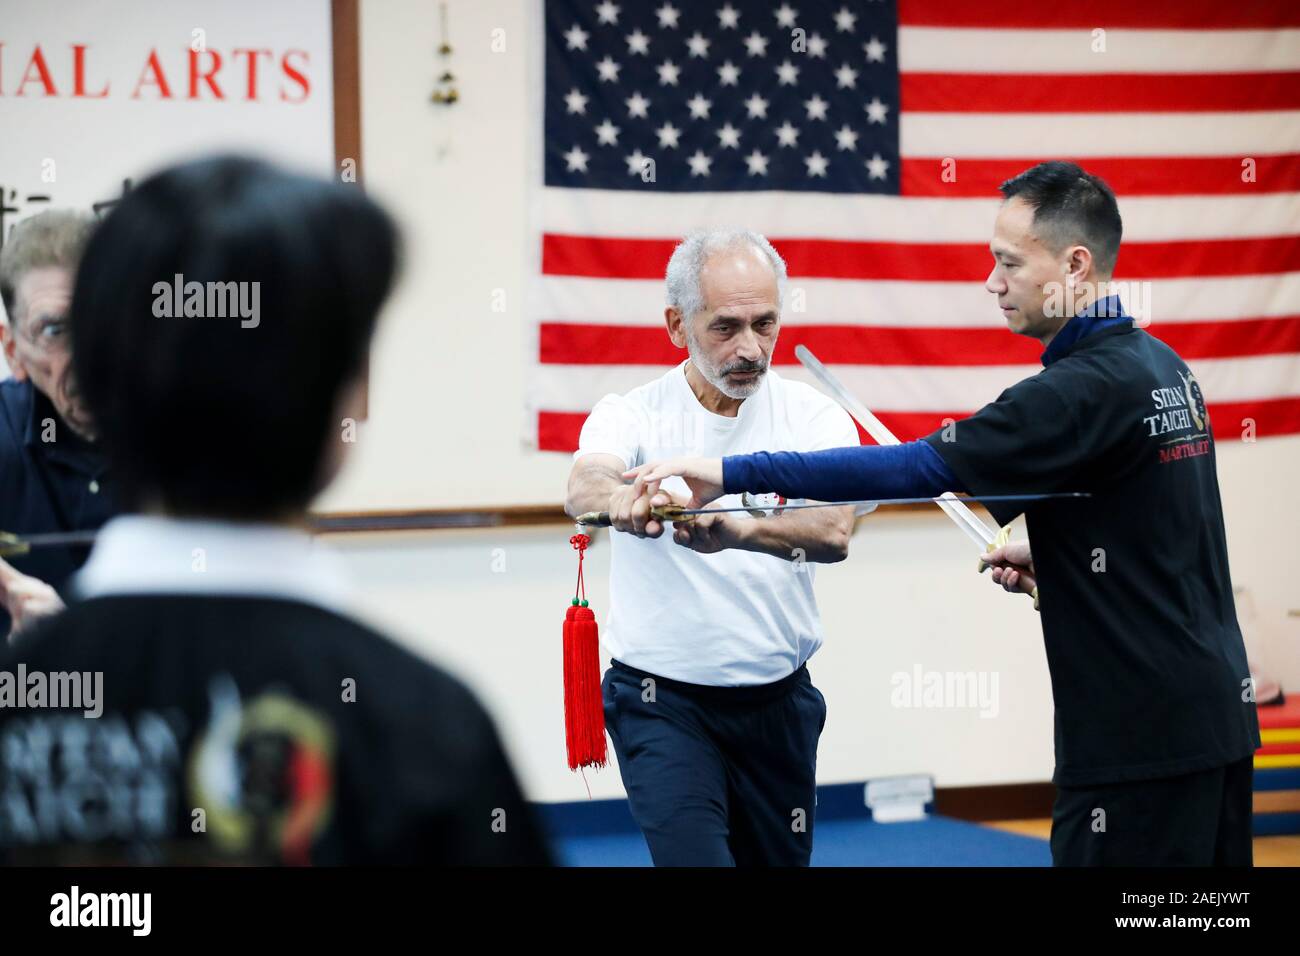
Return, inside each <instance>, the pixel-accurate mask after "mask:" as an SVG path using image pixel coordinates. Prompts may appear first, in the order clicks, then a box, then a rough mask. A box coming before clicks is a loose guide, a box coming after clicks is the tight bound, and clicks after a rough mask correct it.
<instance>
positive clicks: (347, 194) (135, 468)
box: [70, 156, 398, 520]
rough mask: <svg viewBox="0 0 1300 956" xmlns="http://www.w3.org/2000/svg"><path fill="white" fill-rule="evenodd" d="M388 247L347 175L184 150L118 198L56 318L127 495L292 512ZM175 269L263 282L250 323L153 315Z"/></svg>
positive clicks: (379, 299)
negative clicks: (189, 154)
mask: <svg viewBox="0 0 1300 956" xmlns="http://www.w3.org/2000/svg"><path fill="white" fill-rule="evenodd" d="M397 257H398V235H397V231H396V228H395V226H394V225H393V223H392V221H391V220H390V219H389V217H388V216H387V214H385V213H384V212H383V210H381V209H380V208H379V207H378V206H377V205H375V204H374V203H373V202H371V201H370V200H369V199H367V198H366V197H365V196H364V195H363V194H362V193H361V192H360V190H359V188H358V187H355V186H344V185H342V184H339V183H332V182H328V181H325V180H317V179H312V178H309V177H307V176H303V175H299V174H296V173H291V172H288V171H286V170H283V169H280V168H277V167H275V166H272V165H269V164H267V163H264V162H261V161H258V160H253V159H247V158H241V157H235V156H222V157H216V158H212V159H204V160H199V161H196V162H190V163H186V164H183V165H180V166H175V167H172V168H170V169H166V170H163V171H162V172H159V173H157V174H156V175H153V176H151V177H150V178H148V179H146V180H145V181H144V182H142V183H140V184H139V185H138V186H137V187H136V188H135V189H133V190H132V191H131V192H129V193H128V194H127V195H126V197H125V198H123V200H122V201H121V203H120V204H119V205H118V206H117V208H116V209H114V210H113V212H112V213H111V214H110V215H109V216H108V217H107V218H106V219H105V220H104V221H103V222H102V223H101V224H100V226H99V228H98V229H96V230H95V233H94V235H93V236H92V238H91V240H90V243H89V245H88V246H87V248H86V251H85V255H84V256H83V258H82V262H81V267H80V269H79V270H78V272H77V280H76V284H75V288H74V291H73V299H72V307H71V313H70V332H71V345H72V352H73V364H74V368H75V372H76V379H77V383H78V386H79V387H80V389H81V391H82V392H83V393H84V396H85V400H86V405H87V407H88V408H89V410H90V413H91V415H92V416H93V418H94V421H95V425H96V429H97V433H98V435H99V437H100V440H101V441H102V443H103V445H104V447H105V450H106V452H107V454H108V456H109V459H110V461H111V463H112V468H113V472H114V477H115V479H116V481H117V483H118V487H119V489H120V493H121V496H122V500H123V502H124V504H126V506H127V507H128V508H133V509H138V508H140V507H141V506H142V505H145V504H149V503H154V502H156V503H157V504H159V505H161V506H163V507H165V508H166V509H167V510H168V511H170V512H173V513H176V514H182V515H193V516H200V515H202V516H211V517H218V518H233V519H243V520H250V519H259V518H260V519H265V518H274V517H278V516H282V515H285V514H288V513H293V512H296V511H300V510H302V509H303V508H305V507H306V505H307V504H308V503H309V502H310V500H311V498H312V497H313V496H314V495H315V493H316V492H317V491H319V490H320V485H321V478H322V476H323V474H324V463H325V461H326V454H325V453H326V449H327V443H328V442H331V441H340V440H341V431H342V429H341V423H340V422H339V421H335V420H334V419H335V412H336V410H337V406H338V403H339V401H340V399H341V397H342V395H343V392H344V389H345V387H346V386H347V385H348V384H350V383H351V382H353V381H355V380H356V379H357V377H358V376H359V375H360V374H361V373H362V371H363V365H364V362H365V358H366V354H367V350H368V346H369V342H370V337H371V334H372V332H373V331H374V327H375V321H376V318H377V315H378V313H379V309H380V306H381V305H382V304H383V302H384V299H385V298H386V297H387V295H388V292H389V289H390V287H391V285H392V282H393V278H394V275H395V271H396V266H397ZM177 275H179V276H181V277H182V279H181V282H182V283H189V282H200V283H205V284H206V283H208V282H215V283H229V282H235V283H253V282H256V283H259V284H260V288H259V299H260V303H259V304H260V314H259V315H258V317H257V323H256V325H253V324H252V322H251V320H250V321H249V322H248V323H247V324H248V326H249V327H245V324H246V323H244V322H243V321H241V318H240V317H239V315H237V314H236V315H233V316H227V317H224V318H220V317H212V316H206V317H193V316H192V317H185V316H183V315H170V316H166V317H160V316H159V315H157V314H156V311H157V308H158V304H159V303H158V300H159V295H158V293H157V292H156V291H155V285H156V284H158V283H165V284H166V285H167V286H168V287H169V288H170V287H171V286H172V284H173V281H174V278H175V277H176V276H177ZM245 288H249V287H245ZM168 298H169V299H170V293H169V294H168ZM164 308H165V304H164Z"/></svg>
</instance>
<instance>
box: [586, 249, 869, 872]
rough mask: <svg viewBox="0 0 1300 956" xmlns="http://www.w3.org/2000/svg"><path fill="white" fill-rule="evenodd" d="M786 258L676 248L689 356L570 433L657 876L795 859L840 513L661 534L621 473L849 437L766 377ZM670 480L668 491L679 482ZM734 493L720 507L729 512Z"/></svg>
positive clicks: (704, 522)
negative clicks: (607, 563)
mask: <svg viewBox="0 0 1300 956" xmlns="http://www.w3.org/2000/svg"><path fill="white" fill-rule="evenodd" d="M785 279H786V269H785V263H784V261H783V260H782V259H781V257H780V256H779V255H778V254H777V252H776V250H775V249H773V248H772V246H771V244H770V243H769V242H768V241H767V240H766V239H764V238H763V237H762V236H760V235H758V234H757V233H753V232H748V231H712V232H701V233H695V234H692V235H690V236H688V237H687V238H686V239H685V240H684V241H683V242H682V243H681V244H680V245H679V246H678V247H677V249H676V250H675V251H674V252H673V256H672V259H671V260H670V261H669V264H668V276H667V284H668V306H667V308H666V310H665V313H664V315H665V319H666V322H667V326H668V335H669V337H670V338H671V339H672V341H673V344H674V345H676V346H677V347H678V348H685V349H686V350H687V352H688V355H689V358H688V359H687V360H686V361H684V362H683V363H682V364H681V365H678V366H676V367H675V368H673V369H672V370H671V371H669V372H668V373H667V374H665V375H663V376H662V377H660V378H658V379H655V380H654V381H652V382H649V383H647V384H645V385H643V386H641V387H640V388H637V389H634V390H633V391H631V392H629V393H628V394H626V395H621V396H620V395H607V396H606V397H605V398H603V399H602V400H601V401H600V403H599V404H598V405H597V406H596V407H595V408H594V409H593V410H592V413H591V416H590V417H589V418H588V419H587V421H586V424H585V425H584V426H583V429H582V437H581V439H580V441H579V448H578V451H577V453H576V454H575V455H574V459H575V461H574V466H573V471H572V473H571V474H570V476H569V489H568V501H567V508H568V510H569V513H570V514H573V515H577V514H580V513H582V512H586V511H609V512H610V515H611V520H612V523H613V527H614V528H615V529H616V530H617V531H618V532H622V533H618V534H613V535H611V545H612V549H613V550H612V556H611V568H610V578H611V580H610V610H609V618H608V621H607V623H606V625H605V628H604V631H603V638H604V644H605V648H606V649H607V650H608V651H609V653H610V655H611V657H612V658H613V660H612V662H611V667H610V669H609V670H608V671H607V672H606V674H605V680H604V694H605V719H606V725H607V727H608V729H609V733H610V737H611V739H612V740H613V742H614V751H615V753H616V754H617V756H618V763H619V770H620V772H621V773H622V776H623V783H624V785H625V787H626V788H627V792H628V799H629V802H630V805H631V809H632V815H633V817H635V819H636V821H637V823H638V825H639V826H640V827H641V829H642V831H643V833H644V834H645V837H646V842H647V843H648V844H649V847H650V853H651V855H652V857H653V858H654V861H655V864H656V865H659V866H691V865H702V866H708V865H715V866H730V865H756V864H757V865H807V863H808V861H809V857H810V856H811V853H812V833H813V817H814V804H815V800H816V789H815V787H816V765H817V740H818V738H819V736H820V735H821V730H822V726H823V724H824V723H825V720H826V702H825V700H824V699H823V698H822V695H821V693H820V692H819V691H818V690H817V689H816V688H815V687H813V685H812V682H811V679H810V678H809V676H808V669H807V666H806V665H807V661H808V659H809V658H810V657H812V655H813V654H814V653H815V652H816V650H817V648H818V647H819V646H820V645H821V642H822V627H821V621H820V619H819V617H818V613H817V603H816V600H815V598H814V595H813V577H814V573H813V566H814V564H815V563H818V562H832V561H841V560H843V559H844V558H845V557H846V556H847V554H848V542H849V536H850V534H851V533H852V528H853V508H852V507H851V506H848V507H843V508H818V509H810V510H796V511H790V512H787V513H784V514H781V515H779V516H769V517H762V518H757V517H751V516H750V515H749V514H746V513H743V512H742V513H739V514H720V515H717V516H712V515H708V516H702V517H700V518H697V519H696V520H695V521H693V522H690V523H678V524H676V525H673V526H672V532H671V535H668V534H664V531H665V528H664V527H663V525H662V523H661V522H659V521H657V520H656V519H655V518H653V517H652V516H651V514H650V510H651V507H652V505H654V504H665V503H667V502H668V500H669V498H670V496H671V498H672V500H674V501H676V502H678V503H683V504H684V503H686V502H687V501H688V500H689V498H690V494H689V492H688V491H687V489H686V485H685V483H684V482H681V481H680V480H679V479H673V480H672V481H665V482H664V484H663V486H662V488H661V489H660V491H659V493H658V495H659V496H658V497H657V498H655V499H653V500H652V498H651V497H650V495H648V494H643V495H641V496H640V497H634V496H633V493H632V486H631V485H630V484H627V483H625V479H624V477H623V473H624V472H625V471H627V470H628V469H630V468H633V467H635V466H637V465H639V464H642V463H644V462H647V461H652V460H655V459H659V458H672V457H677V456H680V455H708V456H713V457H718V456H722V455H734V454H741V453H745V452H751V451H760V450H769V451H775V450H786V451H816V450H819V449H823V448H836V447H840V446H843V445H846V444H856V443H857V441H858V437H857V430H856V428H855V427H854V425H853V422H852V420H851V419H850V418H849V416H848V415H847V414H846V413H845V412H844V411H843V410H842V409H841V408H840V407H839V406H838V405H836V404H835V403H834V402H832V401H831V400H830V399H828V398H826V397H824V396H823V395H821V394H820V393H819V392H817V391H815V390H814V389H812V388H810V387H809V386H807V385H804V384H802V383H800V382H794V381H790V380H787V379H784V378H781V377H780V376H779V375H777V373H776V372H774V371H772V370H771V368H770V363H771V360H772V353H773V349H774V348H775V346H776V340H777V333H778V332H779V330H780V320H781V300H782V293H783V289H784V285H785ZM674 482H676V483H674ZM741 504H742V502H741V501H740V499H739V497H738V496H732V497H726V498H721V499H719V500H718V502H717V507H720V508H725V507H732V506H738V505H741Z"/></svg>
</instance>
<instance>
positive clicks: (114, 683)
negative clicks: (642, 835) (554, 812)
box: [0, 595, 549, 865]
mask: <svg viewBox="0 0 1300 956" xmlns="http://www.w3.org/2000/svg"><path fill="white" fill-rule="evenodd" d="M60 672H61V673H64V674H67V673H70V672H79V673H83V674H94V673H95V672H100V673H102V693H101V694H99V695H98V697H99V700H97V701H89V700H87V698H88V697H91V696H96V695H95V692H94V691H93V690H92V689H90V687H89V685H87V686H86V687H85V688H83V698H82V700H81V701H79V703H81V704H82V705H83V707H82V709H79V710H72V709H64V710H51V709H48V707H45V708H42V709H34V708H32V705H33V704H37V703H41V701H39V700H38V699H36V698H35V697H34V696H33V693H34V691H33V688H34V687H36V686H37V683H36V682H35V681H34V678H33V675H50V674H51V673H60ZM5 674H7V675H9V677H8V680H9V691H10V693H12V691H13V689H14V685H15V682H16V679H17V678H18V677H19V676H22V677H23V678H24V684H25V685H26V687H25V689H26V693H27V696H26V697H25V699H24V703H25V704H26V705H27V706H26V707H24V708H22V709H20V708H18V707H17V706H15V704H16V701H15V700H13V699H10V700H8V701H6V702H5V706H3V707H0V860H4V859H5V858H7V861H8V862H11V863H20V864H22V863H33V864H35V863H40V864H51V863H57V864H109V863H122V862H127V863H181V864H207V863H220V864H229V863H240V864H243V863H254V864H290V865H306V864H314V865H331V864H354V863H355V864H365V863H412V864H545V863H547V862H549V853H548V851H547V849H546V847H545V845H544V842H543V840H542V837H541V835H540V833H539V831H538V829H537V827H536V825H535V822H534V820H533V816H532V813H531V810H530V808H529V807H528V805H527V804H526V803H525V802H524V799H523V796H522V795H521V792H520V788H519V785H518V783H517V782H516V779H515V776H514V774H513V773H512V771H511V769H510V767H509V765H508V763H507V761H506V758H505V756H504V754H503V752H502V749H501V745H500V742H499V740H498V737H497V734H496V731H495V729H494V728H493V725H492V722H491V720H490V719H489V717H488V715H487V714H486V713H485V712H484V710H483V708H482V707H481V706H480V705H479V704H478V702H477V701H476V700H475V699H474V697H473V696H472V695H471V694H470V692H469V691H468V690H466V689H465V688H464V687H463V686H462V685H461V684H459V683H457V682H456V681H455V680H453V679H452V678H451V677H449V676H447V675H446V674H444V673H443V672H442V671H440V670H438V669H437V668H435V667H433V666H431V665H429V664H427V663H425V662H423V661H421V660H419V659H417V658H416V657H415V656H413V655H412V654H410V653H408V652H406V651H405V650H403V649H401V648H399V647H397V646H396V645H395V644H393V643H392V642H390V641H388V640H386V639H384V638H382V637H380V636H379V635H378V634H375V633H374V632H372V631H370V630H368V629H367V628H365V627H363V626H361V625H360V624H358V623H355V622H353V621H351V620H349V619H347V618H344V617H342V616H340V615H337V614H334V613H332V612H330V611H327V610H324V609H322V608H319V607H316V606H314V605H310V604H305V603H301V602H298V601H296V600H290V599H281V598H267V597H254V596H229V597H223V596H207V595H202V596H198V595H172V596H154V595H143V596H135V595H120V596H104V597H98V598H93V599H90V600H87V601H85V602H82V603H76V604H73V605H71V606H70V607H69V608H68V610H67V611H66V612H64V613H63V614H61V615H59V616H58V617H56V618H52V619H49V620H47V621H43V622H41V623H40V624H39V625H38V626H37V627H36V628H34V629H33V630H32V632H31V634H30V636H27V637H25V638H24V639H23V640H21V641H20V642H19V643H18V644H16V645H15V646H13V647H11V648H9V649H8V650H3V651H0V677H3V676H4V675H5ZM41 679H42V680H44V681H45V687H46V690H45V693H46V694H47V695H48V694H50V693H51V690H52V680H51V679H50V678H48V676H45V677H42V678H41ZM51 699H52V698H47V699H46V701H44V702H45V703H47V704H48V703H49V702H50V700H51ZM63 702H64V703H66V702H67V700H66V699H65V700H64V701H63ZM90 703H94V704H95V705H96V706H95V707H94V708H93V709H94V710H102V712H101V713H99V714H98V715H97V716H96V715H94V714H93V713H91V714H89V715H88V714H87V713H86V712H85V711H86V710H91V709H92V708H90V707H89V706H87V705H88V704H90Z"/></svg>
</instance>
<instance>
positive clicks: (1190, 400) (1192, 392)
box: [1178, 371, 1210, 431]
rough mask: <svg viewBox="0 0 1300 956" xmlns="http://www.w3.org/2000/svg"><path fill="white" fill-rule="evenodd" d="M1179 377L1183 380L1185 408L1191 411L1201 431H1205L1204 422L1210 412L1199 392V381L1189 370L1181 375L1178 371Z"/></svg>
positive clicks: (1208, 417)
mask: <svg viewBox="0 0 1300 956" xmlns="http://www.w3.org/2000/svg"><path fill="white" fill-rule="evenodd" d="M1178 376H1179V378H1181V379H1182V380H1183V393H1184V394H1185V395H1186V396H1187V408H1188V410H1189V411H1190V412H1191V415H1192V421H1194V422H1195V423H1196V427H1197V428H1198V429H1200V430H1201V431H1205V426H1206V423H1207V422H1208V421H1209V420H1210V413H1209V412H1208V411H1206V408H1205V396H1204V395H1203V394H1202V393H1201V383H1200V382H1198V381H1197V380H1196V376H1195V375H1193V374H1192V373H1191V372H1190V371H1189V372H1188V373H1187V374H1186V375H1183V373H1182V372H1179V373H1178Z"/></svg>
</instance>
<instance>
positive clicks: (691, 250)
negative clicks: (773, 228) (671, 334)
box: [664, 228, 786, 319]
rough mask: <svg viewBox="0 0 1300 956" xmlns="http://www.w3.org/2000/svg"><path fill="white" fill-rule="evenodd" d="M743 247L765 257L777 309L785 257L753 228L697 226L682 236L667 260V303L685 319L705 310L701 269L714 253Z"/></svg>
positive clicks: (782, 297) (782, 295)
mask: <svg viewBox="0 0 1300 956" xmlns="http://www.w3.org/2000/svg"><path fill="white" fill-rule="evenodd" d="M746 246H749V247H751V248H754V249H757V250H758V251H759V252H761V253H763V255H764V256H766V257H767V261H768V264H769V265H771V266H772V274H773V275H775V276H776V295H777V300H776V301H777V309H778V310H779V309H780V308H781V304H782V303H783V302H784V301H785V280H786V270H785V260H784V259H782V258H781V255H780V253H778V252H777V251H776V250H775V249H773V248H772V244H771V243H770V242H768V241H767V239H766V238H765V237H763V236H762V235H760V234H759V233H757V232H754V231H753V230H752V229H730V228H728V229H700V230H696V231H695V232H692V233H691V234H690V235H688V236H687V237H686V238H685V239H683V240H682V241H681V242H680V243H679V244H678V246H677V248H676V249H674V250H673V254H672V258H670V259H669V260H668V273H667V275H666V276H665V277H664V278H665V279H666V280H667V284H668V305H669V306H671V307H672V308H674V309H676V310H677V311H678V312H680V313H681V314H682V316H683V317H684V318H687V319H689V318H692V317H693V316H695V315H696V314H698V313H700V312H703V311H704V292H703V291H702V290H701V289H700V272H701V271H702V270H703V269H704V263H705V262H707V261H708V260H709V258H710V257H712V256H713V255H714V254H715V253H719V252H730V251H732V250H733V249H743V248H745V247H746Z"/></svg>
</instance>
